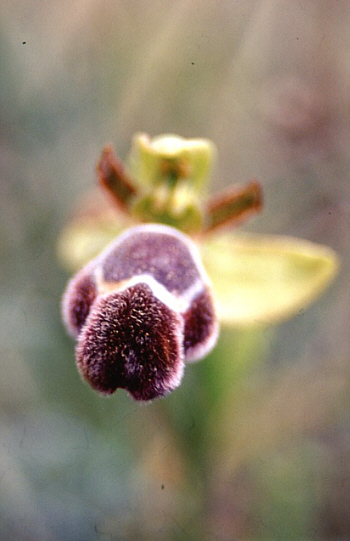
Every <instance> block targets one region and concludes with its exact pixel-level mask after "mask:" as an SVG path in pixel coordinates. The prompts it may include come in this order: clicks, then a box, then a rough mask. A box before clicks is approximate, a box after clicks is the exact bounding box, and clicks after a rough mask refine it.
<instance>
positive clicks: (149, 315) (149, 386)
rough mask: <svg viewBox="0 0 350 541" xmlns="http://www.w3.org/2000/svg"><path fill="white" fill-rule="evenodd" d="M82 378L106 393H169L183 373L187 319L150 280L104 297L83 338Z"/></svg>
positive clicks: (80, 345) (78, 350)
mask: <svg viewBox="0 0 350 541" xmlns="http://www.w3.org/2000/svg"><path fill="white" fill-rule="evenodd" d="M76 356H77V365H78V369H79V371H80V373H81V375H82V377H83V378H84V379H85V380H86V381H87V382H88V383H89V384H90V385H91V387H93V388H94V389H95V390H97V391H98V392H100V393H102V394H112V393H114V392H115V391H116V389H117V388H118V387H120V388H124V389H126V390H127V391H128V392H129V393H130V394H131V395H132V396H133V398H135V399H136V400H151V399H153V398H158V397H160V396H164V395H165V394H167V393H168V392H170V391H172V390H173V389H175V388H176V387H177V386H178V385H179V384H180V382H181V379H182V376H183V371H184V352H183V319H182V318H181V317H180V315H179V314H177V313H176V312H173V311H172V310H171V309H169V308H168V307H167V306H166V305H164V304H163V303H161V302H160V301H159V299H157V298H155V297H154V295H153V294H152V291H151V289H150V288H149V286H148V285H147V284H142V283H141V284H136V285H134V286H131V287H130V288H128V289H127V290H125V291H123V292H119V293H107V294H104V295H100V297H99V298H98V300H97V302H96V303H95V304H94V306H93V309H92V311H91V313H90V314H89V316H88V318H87V321H86V324H85V326H84V327H83V329H82V332H81V333H80V335H79V337H78V343H77V347H76Z"/></svg>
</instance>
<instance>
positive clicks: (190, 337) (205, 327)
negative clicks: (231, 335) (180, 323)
mask: <svg viewBox="0 0 350 541" xmlns="http://www.w3.org/2000/svg"><path fill="white" fill-rule="evenodd" d="M184 321H185V331H184V335H185V339H184V347H185V357H186V358H189V359H192V360H194V359H198V358H200V357H203V356H204V355H205V354H207V353H208V349H211V347H213V345H214V344H212V345H211V347H208V348H206V344H208V342H209V341H210V338H211V337H212V335H213V333H216V315H215V310H214V306H213V301H212V298H211V295H210V293H209V291H208V290H205V291H203V293H200V294H199V295H198V296H197V297H196V298H195V299H194V300H193V302H192V304H191V307H190V308H189V309H188V310H187V312H185V314H184Z"/></svg>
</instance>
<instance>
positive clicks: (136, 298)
mask: <svg viewBox="0 0 350 541" xmlns="http://www.w3.org/2000/svg"><path fill="white" fill-rule="evenodd" d="M62 306H63V310H62V311H63V319H64V322H65V324H66V326H67V329H68V331H69V332H70V334H72V335H73V336H75V337H76V338H77V347H76V358H77V365H78V369H79V371H80V373H81V375H82V377H83V378H84V379H85V380H86V381H88V383H89V384H90V385H91V386H92V387H93V388H94V389H95V390H97V391H99V392H101V393H104V394H112V393H114V392H115V391H116V389H117V388H118V387H120V388H123V389H126V390H127V391H128V392H129V393H130V394H131V395H132V397H133V398H135V399H136V400H151V399H154V398H158V397H161V396H164V395H165V394H167V393H168V392H170V391H172V390H173V389H175V388H176V387H177V386H178V385H179V384H180V382H181V379H182V375H183V371H184V363H185V361H191V360H197V359H199V358H202V357H203V356H204V355H206V354H207V353H208V352H209V351H210V350H211V349H212V348H213V346H214V344H215V341H216V338H217V333H218V326H217V320H216V316H215V311H214V307H213V301H212V296H211V292H210V285H209V282H208V278H207V277H206V274H205V272H204V269H203V267H202V263H201V261H200V258H199V254H198V253H197V250H196V247H195V246H194V244H193V243H192V241H191V240H190V239H189V238H188V237H186V236H185V235H183V234H182V233H180V232H178V231H177V230H175V229H173V228H171V227H167V226H164V225H155V224H148V225H142V226H138V227H134V228H131V229H129V230H128V231H126V232H125V233H123V234H122V235H121V236H120V237H119V238H118V239H117V240H116V241H115V242H113V243H112V244H111V245H110V246H109V247H107V248H106V250H105V251H104V252H103V253H102V254H101V255H100V256H99V257H97V258H96V259H95V260H93V261H92V262H90V263H89V264H88V265H87V266H86V267H85V268H84V269H82V270H81V271H80V272H79V273H78V274H77V275H76V276H75V277H74V278H73V279H72V280H71V281H70V282H69V284H68V286H67V289H66V292H65V294H64V297H63V305H62Z"/></svg>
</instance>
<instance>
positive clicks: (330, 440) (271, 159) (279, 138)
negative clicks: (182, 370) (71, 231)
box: [0, 0, 350, 541]
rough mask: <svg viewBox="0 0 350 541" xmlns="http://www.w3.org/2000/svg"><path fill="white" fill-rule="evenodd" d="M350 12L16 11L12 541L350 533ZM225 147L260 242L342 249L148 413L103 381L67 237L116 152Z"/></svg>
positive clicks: (7, 454)
mask: <svg viewBox="0 0 350 541" xmlns="http://www.w3.org/2000/svg"><path fill="white" fill-rule="evenodd" d="M349 23H350V5H349V4H348V3H347V2H345V0H339V1H336V2H330V1H329V0H328V1H327V0H323V1H321V2H319V1H318V0H312V1H305V0H302V1H300V2H298V3H293V2H290V1H287V0H282V1H279V2H277V1H276V0H269V1H263V0H262V1H260V2H259V1H257V0H256V1H255V0H252V1H249V2H245V3H243V2H236V1H233V2H231V1H223V2H221V3H217V2H210V1H209V0H205V1H203V2H200V3H199V2H189V1H188V0H180V1H179V2H175V3H173V4H168V3H164V2H161V1H160V0H151V1H149V2H146V1H141V2H136V1H135V0H131V1H130V0H128V1H126V0H122V1H118V2H113V1H112V0H97V1H94V2H92V1H90V0H73V1H71V2H67V1H65V0H64V1H60V2H58V1H56V0H52V1H51V2H49V3H46V4H45V3H42V2H39V0H30V1H29V2H24V1H23V0H14V1H12V2H3V3H2V4H1V6H0V72H1V85H0V164H1V169H0V170H1V176H0V195H1V197H0V254H1V267H0V279H1V304H0V314H1V325H0V347H1V355H0V363H1V380H0V419H1V427H2V437H1V445H0V533H1V536H0V537H1V538H2V539H16V540H19V541H32V540H33V541H34V540H35V541H41V540H42V541H51V540H52V541H61V540H65V541H66V540H67V541H90V540H100V541H109V540H140V539H141V540H155V539H157V540H158V539H159V540H163V539H164V540H165V539H167V540H168V539H171V540H174V541H177V540H190V541H191V540H208V541H209V540H217V541H231V540H234V539H247V540H254V541H255V540H256V541H260V540H269V539H279V540H284V539H285V540H302V539H305V540H306V539H308V540H309V539H325V540H332V539H337V540H339V539H348V538H349V536H350V527H349V518H348V510H349V508H350V470H349V464H350V460H349V458H350V457H349V454H350V446H349V443H350V441H349V440H350V437H349V420H350V417H349V381H350V378H349V377H350V363H349V360H350V351H349V340H348V336H349V321H350V313H349V311H350V285H349V284H350V281H349V265H350V261H349V246H350V223H349V222H350V219H349V208H350V184H349V180H348V176H349V171H350V163H349V162H350V159H349V152H348V148H349V143H350V116H349V114H350V111H349V103H350V101H349V97H350V38H349V36H350V34H349V32H348V28H349ZM140 130H141V131H145V132H148V133H150V134H158V133H164V132H175V133H179V134H181V135H183V136H188V137H191V136H192V137H196V136H200V137H209V138H210V139H212V140H213V141H215V143H216V145H217V147H218V151H219V160H218V166H217V168H216V171H215V173H214V183H213V189H214V190H217V189H219V188H222V187H224V186H225V185H227V184H232V183H233V182H241V181H246V180H248V179H250V178H253V177H255V178H259V180H260V181H261V182H262V184H263V186H264V193H265V210H264V212H263V214H262V215H261V216H260V217H259V218H257V219H255V220H254V222H252V223H251V224H249V225H247V226H245V227H244V229H245V230H249V231H258V232H260V233H278V234H288V235H297V236H300V237H303V238H306V239H309V240H312V241H316V242H320V243H322V244H327V245H329V246H330V247H332V248H334V249H335V250H337V252H338V253H339V254H340V256H341V258H342V270H341V274H340V275H339V277H338V279H337V281H336V282H335V283H334V285H333V286H332V287H331V288H330V289H329V290H328V292H327V293H326V295H325V296H324V297H323V298H322V299H321V300H319V301H318V302H317V303H316V304H315V305H314V306H313V307H312V308H310V309H309V310H307V311H301V312H300V313H299V314H298V316H297V317H295V318H294V319H292V320H289V321H287V322H285V323H283V324H282V325H279V326H276V327H270V328H266V329H263V330H262V329H260V330H259V331H253V330H246V331H226V330H225V331H223V332H222V335H221V338H220V341H219V344H218V347H217V348H216V349H215V351H214V352H213V353H212V354H211V355H210V356H209V357H208V358H207V359H205V360H204V361H202V362H201V363H199V364H196V365H191V366H188V367H187V370H186V374H185V378H184V381H183V384H182V386H181V387H180V388H179V389H178V390H177V391H176V392H174V393H173V394H172V395H171V396H169V397H168V398H166V399H164V400H161V401H158V402H154V403H152V404H150V405H147V406H143V407H142V406H141V407H140V406H139V405H138V404H136V403H134V402H133V401H132V400H131V399H130V398H129V397H128V396H127V395H126V393H124V392H122V391H120V392H119V391H118V392H117V393H116V395H115V396H114V397H112V398H110V399H102V398H101V397H99V396H96V395H95V394H94V393H93V392H92V391H91V390H90V389H89V388H88V387H87V385H84V384H83V383H82V382H81V381H80V379H79V376H78V374H77V371H76V368H75V365H74V349H73V343H72V342H71V340H70V339H69V338H68V337H67V336H66V333H65V331H64V329H63V327H62V324H61V318H60V310H59V306H60V297H61V293H62V291H63V288H64V287H65V284H66V281H67V279H68V275H67V274H65V272H64V271H63V270H62V269H61V268H60V267H59V265H58V264H57V260H56V243H57V237H58V234H59V232H60V231H61V230H62V227H63V225H64V224H65V222H66V220H67V218H68V217H69V216H70V215H71V213H72V212H73V207H74V204H76V203H77V202H78V200H79V196H81V195H82V194H84V193H85V192H86V191H87V190H89V189H90V187H92V186H93V184H94V182H95V175H94V169H95V166H96V161H97V159H98V156H99V154H100V151H101V148H102V146H103V145H104V144H105V143H106V142H108V141H113V142H114V143H115V146H116V148H117V149H118V153H119V154H120V155H121V156H123V155H125V154H126V151H127V149H128V147H129V142H130V139H131V136H132V134H133V133H134V132H137V131H140Z"/></svg>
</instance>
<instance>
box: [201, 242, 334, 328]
mask: <svg viewBox="0 0 350 541" xmlns="http://www.w3.org/2000/svg"><path fill="white" fill-rule="evenodd" d="M201 252H202V257H203V263H204V265H205V268H206V270H207V272H208V274H209V277H210V279H211V281H212V285H213V290H214V299H215V302H216V307H217V312H218V317H219V319H220V320H221V322H222V323H224V324H227V325H235V326H244V325H266V324H273V323H278V322H280V321H283V320H284V319H287V318H289V317H292V316H293V315H295V314H297V313H298V312H300V311H301V310H304V309H306V308H307V307H308V306H309V304H310V303H312V302H313V301H315V300H316V299H317V297H318V296H320V295H321V294H322V293H323V291H324V290H325V288H326V287H327V286H328V285H329V284H330V283H331V281H332V280H333V278H334V277H335V275H336V273H337V270H338V267H339V259H338V256H337V255H336V253H335V252H334V251H333V250H332V249H330V248H328V247H326V246H322V245H319V244H315V243H312V242H308V241H305V240H301V239H296V238H293V237H283V236H260V235H232V234H227V235H218V236H216V237H213V238H211V239H210V240H207V241H206V242H203V243H202V244H201Z"/></svg>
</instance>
